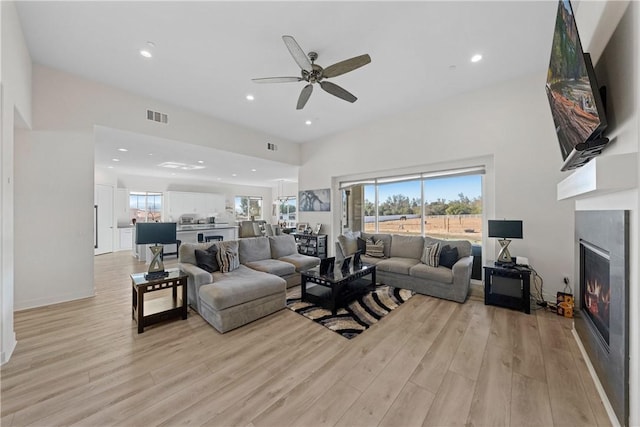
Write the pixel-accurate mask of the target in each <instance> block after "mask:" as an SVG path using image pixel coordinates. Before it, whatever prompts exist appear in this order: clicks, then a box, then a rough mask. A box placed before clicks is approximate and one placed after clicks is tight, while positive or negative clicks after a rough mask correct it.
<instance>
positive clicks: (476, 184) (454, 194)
mask: <svg viewBox="0 0 640 427" xmlns="http://www.w3.org/2000/svg"><path fill="white" fill-rule="evenodd" d="M482 174H484V168H482V167H478V168H468V169H462V170H453V171H441V172H435V173H422V174H414V175H410V176H395V177H386V178H378V179H371V180H367V181H360V182H352V183H342V184H341V189H342V190H343V200H346V203H347V204H349V205H350V207H347V210H348V211H349V212H348V214H343V221H344V225H345V228H350V229H352V230H354V231H358V230H361V231H365V232H367V233H393V234H416V235H429V236H433V237H436V238H441V239H463V240H469V241H471V242H472V243H479V242H480V241H481V240H482ZM343 203H344V202H343ZM343 209H344V207H343Z"/></svg>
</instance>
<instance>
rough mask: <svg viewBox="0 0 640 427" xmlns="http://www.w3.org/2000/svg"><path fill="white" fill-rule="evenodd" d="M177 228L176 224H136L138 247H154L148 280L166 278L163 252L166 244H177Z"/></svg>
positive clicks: (152, 248)
mask: <svg viewBox="0 0 640 427" xmlns="http://www.w3.org/2000/svg"><path fill="white" fill-rule="evenodd" d="M176 231H177V226H176V223H175V222H138V223H137V224H136V245H153V246H149V250H151V253H152V254H153V259H152V260H151V263H150V265H149V272H148V274H147V275H146V276H145V278H147V279H151V278H158V277H162V276H165V275H166V274H167V273H166V272H165V271H164V263H163V262H162V250H163V248H164V246H162V244H161V243H164V244H171V243H175V242H176Z"/></svg>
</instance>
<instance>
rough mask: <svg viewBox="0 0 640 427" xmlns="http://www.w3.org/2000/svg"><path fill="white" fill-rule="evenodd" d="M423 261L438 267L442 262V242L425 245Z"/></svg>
mask: <svg viewBox="0 0 640 427" xmlns="http://www.w3.org/2000/svg"><path fill="white" fill-rule="evenodd" d="M421 261H422V262H423V263H425V264H427V265H428V266H431V267H437V266H438V263H439V262H440V242H436V243H432V244H431V245H425V246H424V252H423V253H422V259H421Z"/></svg>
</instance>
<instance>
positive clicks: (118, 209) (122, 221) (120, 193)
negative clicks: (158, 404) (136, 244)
mask: <svg viewBox="0 0 640 427" xmlns="http://www.w3.org/2000/svg"><path fill="white" fill-rule="evenodd" d="M114 211H115V215H116V223H117V224H118V227H122V226H127V225H129V224H131V210H130V209H129V190H128V189H127V188H118V189H116V200H115V207H114ZM129 249H131V248H129Z"/></svg>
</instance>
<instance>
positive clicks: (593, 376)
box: [571, 328, 621, 427]
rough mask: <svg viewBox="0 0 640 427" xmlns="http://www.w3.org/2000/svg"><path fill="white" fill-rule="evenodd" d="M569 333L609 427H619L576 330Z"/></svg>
mask: <svg viewBox="0 0 640 427" xmlns="http://www.w3.org/2000/svg"><path fill="white" fill-rule="evenodd" d="M571 333H572V334H573V337H574V338H575V340H576V343H578V348H579V349H580V353H582V358H583V359H584V361H585V363H586V364H587V369H589V374H590V375H591V378H593V383H594V384H595V386H596V390H598V394H599V395H600V399H602V403H603V404H604V408H605V410H606V411H607V415H608V416H609V421H611V425H612V426H613V427H621V426H620V422H619V421H618V417H617V416H616V413H615V412H614V411H613V406H611V402H609V397H607V393H605V391H604V387H602V383H601V382H600V378H598V374H596V370H595V369H594V368H593V365H592V364H591V359H589V356H588V355H587V351H586V350H585V348H584V346H583V345H582V341H581V340H580V337H579V336H578V333H577V332H576V329H575V328H573V329H571Z"/></svg>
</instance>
